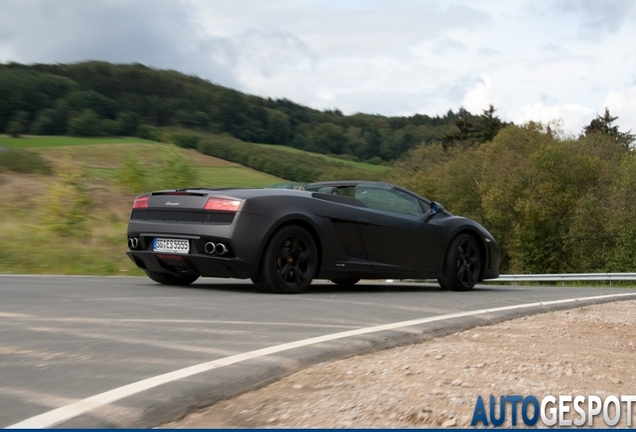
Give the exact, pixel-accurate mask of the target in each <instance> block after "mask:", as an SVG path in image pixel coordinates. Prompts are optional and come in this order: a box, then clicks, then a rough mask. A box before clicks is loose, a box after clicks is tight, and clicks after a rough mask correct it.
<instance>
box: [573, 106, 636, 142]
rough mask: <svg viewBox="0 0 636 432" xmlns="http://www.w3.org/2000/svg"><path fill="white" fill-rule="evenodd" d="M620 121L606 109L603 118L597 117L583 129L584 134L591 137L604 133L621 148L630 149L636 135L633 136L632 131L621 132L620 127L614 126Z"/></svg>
mask: <svg viewBox="0 0 636 432" xmlns="http://www.w3.org/2000/svg"><path fill="white" fill-rule="evenodd" d="M616 120H618V117H612V116H611V115H610V112H609V109H607V108H605V114H603V115H602V116H600V115H597V116H596V118H595V119H594V120H592V121H591V122H590V124H589V125H587V126H585V127H584V128H583V134H584V135H585V136H590V135H592V134H595V133H602V134H605V135H609V136H611V137H612V138H614V140H615V141H616V144H618V145H619V146H622V147H625V148H629V146H630V144H631V143H633V142H634V140H635V139H636V135H633V134H631V133H630V132H631V129H630V130H629V131H628V132H620V131H619V130H618V126H612V123H614V122H615V121H616Z"/></svg>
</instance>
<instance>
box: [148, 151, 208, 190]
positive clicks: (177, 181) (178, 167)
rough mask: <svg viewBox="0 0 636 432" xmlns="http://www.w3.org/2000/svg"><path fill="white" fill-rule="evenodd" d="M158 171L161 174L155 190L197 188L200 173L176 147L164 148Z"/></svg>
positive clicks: (154, 186)
mask: <svg viewBox="0 0 636 432" xmlns="http://www.w3.org/2000/svg"><path fill="white" fill-rule="evenodd" d="M157 171H158V172H159V173H160V174H161V177H160V179H158V180H157V184H156V185H153V189H155V188H156V189H179V188H184V187H193V186H196V185H195V183H196V182H197V181H198V173H197V171H196V170H195V169H194V167H193V166H192V163H191V162H190V161H189V160H188V159H187V158H186V157H185V156H184V155H183V154H182V153H181V151H180V150H179V148H177V147H176V146H174V145H171V144H169V145H166V146H164V150H163V152H162V153H161V155H160V157H159V167H158V168H157Z"/></svg>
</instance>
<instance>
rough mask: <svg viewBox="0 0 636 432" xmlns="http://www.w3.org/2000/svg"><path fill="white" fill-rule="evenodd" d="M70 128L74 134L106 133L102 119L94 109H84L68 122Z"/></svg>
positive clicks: (98, 134)
mask: <svg viewBox="0 0 636 432" xmlns="http://www.w3.org/2000/svg"><path fill="white" fill-rule="evenodd" d="M68 130H69V132H70V133H71V135H74V136H101V135H104V131H103V129H102V120H101V119H100V118H99V116H98V115H97V113H96V112H95V111H93V110H90V109H87V110H84V111H82V113H81V114H80V115H78V116H77V117H73V118H72V119H71V120H69V122H68Z"/></svg>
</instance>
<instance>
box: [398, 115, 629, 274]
mask: <svg viewBox="0 0 636 432" xmlns="http://www.w3.org/2000/svg"><path fill="white" fill-rule="evenodd" d="M602 119H603V118H602V117H600V116H599V118H597V119H595V121H596V123H598V121H599V120H602ZM613 120H615V118H611V117H608V118H607V119H605V120H603V122H605V123H609V124H611V122H613ZM593 122H594V121H593ZM605 126H608V125H607V124H606V125H605ZM624 137H625V135H624V134H616V133H607V132H606V131H599V130H598V129H590V128H589V127H588V128H586V129H584V133H583V134H581V136H579V137H563V136H560V135H558V134H555V133H554V131H553V130H552V129H551V128H549V127H546V126H543V125H541V124H537V123H532V122H530V123H528V124H526V125H523V126H513V125H509V126H507V127H505V128H504V129H503V130H501V131H500V132H499V134H497V135H496V136H495V137H494V139H492V141H490V142H487V143H485V144H483V145H481V146H469V147H452V148H446V149H445V148H444V146H443V145H442V144H437V145H423V146H420V147H418V148H416V149H414V150H413V151H412V152H411V153H410V156H409V157H408V158H406V159H404V160H403V161H401V162H400V163H399V164H398V165H397V166H396V171H395V173H394V176H395V177H394V179H395V180H396V182H399V183H402V184H404V185H406V186H408V187H411V188H412V189H414V190H416V191H418V192H419V193H421V194H422V195H424V196H427V197H429V198H432V199H435V200H438V201H440V202H442V203H443V204H444V205H445V206H446V207H447V208H448V209H449V210H450V211H452V212H455V213H457V214H460V215H463V216H467V217H471V218H474V219H476V220H478V221H479V222H481V223H482V224H484V225H485V226H486V227H488V229H489V230H490V231H491V232H492V233H493V235H494V236H495V238H496V239H497V241H498V242H499V244H500V245H501V246H502V248H503V252H504V255H503V257H504V262H503V267H502V270H503V271H504V272H519V273H568V272H602V271H617V272H633V271H636V253H635V252H634V247H633V245H634V241H636V218H635V217H634V215H636V205H635V204H634V203H633V199H632V198H631V194H632V191H633V190H634V188H636V162H635V157H636V154H635V153H634V152H633V151H632V150H630V147H629V146H627V145H625V142H624Z"/></svg>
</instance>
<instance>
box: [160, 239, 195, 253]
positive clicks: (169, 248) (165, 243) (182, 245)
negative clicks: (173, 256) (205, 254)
mask: <svg viewBox="0 0 636 432" xmlns="http://www.w3.org/2000/svg"><path fill="white" fill-rule="evenodd" d="M152 249H153V250H154V251H155V252H170V253H180V254H187V253H190V241H189V240H182V239H168V238H156V239H154V240H153V242H152Z"/></svg>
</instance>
